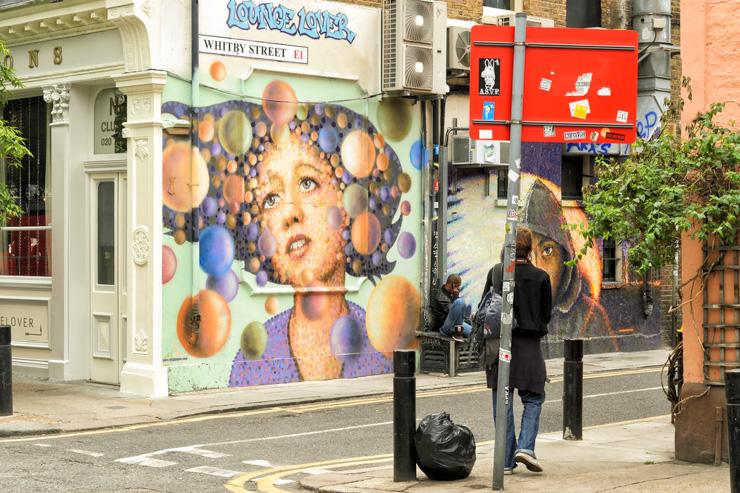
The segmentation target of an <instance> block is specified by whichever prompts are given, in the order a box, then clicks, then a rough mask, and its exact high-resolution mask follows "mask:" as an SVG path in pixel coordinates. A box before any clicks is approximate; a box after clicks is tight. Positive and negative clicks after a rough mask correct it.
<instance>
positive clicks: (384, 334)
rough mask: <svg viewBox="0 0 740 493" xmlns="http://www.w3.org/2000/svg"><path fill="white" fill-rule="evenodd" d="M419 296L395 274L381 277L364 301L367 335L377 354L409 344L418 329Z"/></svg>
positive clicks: (406, 280)
mask: <svg viewBox="0 0 740 493" xmlns="http://www.w3.org/2000/svg"><path fill="white" fill-rule="evenodd" d="M420 313H421V296H420V295H419V291H418V290H417V289H416V287H415V286H414V285H413V284H412V283H411V281H409V280H408V279H406V278H405V277H401V276H398V275H390V276H386V277H384V278H383V279H382V280H381V281H380V282H379V283H378V284H377V286H375V288H374V289H373V291H372V293H370V299H369V300H368V302H367V315H366V325H367V336H368V338H369V339H370V343H371V344H372V345H373V347H375V349H377V350H378V351H380V352H381V353H388V352H391V351H393V350H394V349H404V348H407V347H409V346H410V345H412V344H413V341H414V338H415V337H414V332H415V331H416V330H417V329H418V327H419V314H420Z"/></svg>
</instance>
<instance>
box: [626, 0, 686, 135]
mask: <svg viewBox="0 0 740 493" xmlns="http://www.w3.org/2000/svg"><path fill="white" fill-rule="evenodd" d="M671 17H672V16H671V0H633V2H632V29H634V30H635V31H637V33H638V39H639V42H638V49H639V54H638V59H637V64H638V65H637V132H638V135H639V136H640V137H643V138H649V137H651V136H652V135H654V134H655V132H656V131H657V130H658V129H659V128H660V123H661V117H662V115H663V113H664V112H665V109H666V104H665V100H666V98H670V96H671V56H672V55H673V54H674V53H678V47H677V46H674V45H673V44H671Z"/></svg>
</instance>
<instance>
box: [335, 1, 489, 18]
mask: <svg viewBox="0 0 740 493" xmlns="http://www.w3.org/2000/svg"><path fill="white" fill-rule="evenodd" d="M336 1H339V2H343V3H352V4H355V5H366V6H370V7H382V6H383V0H336ZM482 14H483V0H448V2H447V17H450V18H452V19H467V20H478V19H480V17H481V15H482Z"/></svg>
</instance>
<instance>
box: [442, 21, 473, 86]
mask: <svg viewBox="0 0 740 493" xmlns="http://www.w3.org/2000/svg"><path fill="white" fill-rule="evenodd" d="M447 73H449V74H451V75H455V76H458V77H459V76H466V75H468V74H469V73H470V29H468V28H465V27H459V26H449V27H448V28H447Z"/></svg>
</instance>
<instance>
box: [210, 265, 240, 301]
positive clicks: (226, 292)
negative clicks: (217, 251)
mask: <svg viewBox="0 0 740 493" xmlns="http://www.w3.org/2000/svg"><path fill="white" fill-rule="evenodd" d="M206 288H208V289H211V290H213V291H216V292H217V293H218V294H220V295H221V296H222V297H223V298H224V300H226V302H227V303H231V302H232V301H233V300H234V298H236V295H237V293H238V292H239V276H237V275H236V272H234V271H233V270H229V271H227V272H226V274H224V275H222V276H208V279H206Z"/></svg>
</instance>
